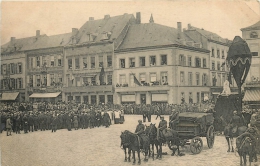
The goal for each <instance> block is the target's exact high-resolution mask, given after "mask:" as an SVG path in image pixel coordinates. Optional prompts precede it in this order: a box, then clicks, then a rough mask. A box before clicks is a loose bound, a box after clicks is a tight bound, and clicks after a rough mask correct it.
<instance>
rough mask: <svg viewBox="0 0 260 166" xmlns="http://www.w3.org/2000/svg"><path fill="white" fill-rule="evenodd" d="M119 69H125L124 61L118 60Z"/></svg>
mask: <svg viewBox="0 0 260 166" xmlns="http://www.w3.org/2000/svg"><path fill="white" fill-rule="evenodd" d="M120 68H125V59H120Z"/></svg>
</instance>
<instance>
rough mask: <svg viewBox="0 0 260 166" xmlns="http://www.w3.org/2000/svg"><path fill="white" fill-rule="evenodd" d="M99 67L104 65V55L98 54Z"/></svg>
mask: <svg viewBox="0 0 260 166" xmlns="http://www.w3.org/2000/svg"><path fill="white" fill-rule="evenodd" d="M98 62H99V65H98V66H99V67H103V63H104V62H103V56H98Z"/></svg>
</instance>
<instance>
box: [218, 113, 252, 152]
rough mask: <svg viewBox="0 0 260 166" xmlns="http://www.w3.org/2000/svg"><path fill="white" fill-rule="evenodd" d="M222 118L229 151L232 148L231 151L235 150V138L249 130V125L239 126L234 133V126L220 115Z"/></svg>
mask: <svg viewBox="0 0 260 166" xmlns="http://www.w3.org/2000/svg"><path fill="white" fill-rule="evenodd" d="M220 119H221V120H222V124H223V125H224V126H225V127H224V135H225V138H226V140H227V143H228V150H227V152H230V148H231V152H234V147H233V138H234V137H237V136H239V135H241V134H243V133H244V132H245V131H246V130H247V127H246V126H244V125H243V126H240V127H238V128H237V131H236V132H235V133H233V131H232V126H231V125H230V124H228V123H227V122H226V121H225V120H224V118H223V117H220Z"/></svg>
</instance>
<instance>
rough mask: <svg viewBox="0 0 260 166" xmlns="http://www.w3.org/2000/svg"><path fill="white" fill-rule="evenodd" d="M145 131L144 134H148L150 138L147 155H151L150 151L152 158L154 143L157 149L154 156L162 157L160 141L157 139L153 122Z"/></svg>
mask: <svg viewBox="0 0 260 166" xmlns="http://www.w3.org/2000/svg"><path fill="white" fill-rule="evenodd" d="M145 133H146V135H148V137H149V139H150V145H152V149H151V147H150V148H149V157H150V156H151V152H152V158H153V160H154V145H155V147H156V151H157V156H156V158H162V142H159V141H158V139H157V128H156V126H155V124H152V123H151V124H150V126H147V127H146V130H145ZM158 147H159V149H158Z"/></svg>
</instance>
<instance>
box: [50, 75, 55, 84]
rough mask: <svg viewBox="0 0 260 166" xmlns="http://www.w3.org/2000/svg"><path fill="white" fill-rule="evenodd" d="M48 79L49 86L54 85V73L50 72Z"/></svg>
mask: <svg viewBox="0 0 260 166" xmlns="http://www.w3.org/2000/svg"><path fill="white" fill-rule="evenodd" d="M50 81H51V86H53V85H54V83H55V81H54V74H50Z"/></svg>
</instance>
